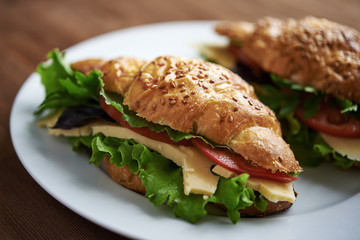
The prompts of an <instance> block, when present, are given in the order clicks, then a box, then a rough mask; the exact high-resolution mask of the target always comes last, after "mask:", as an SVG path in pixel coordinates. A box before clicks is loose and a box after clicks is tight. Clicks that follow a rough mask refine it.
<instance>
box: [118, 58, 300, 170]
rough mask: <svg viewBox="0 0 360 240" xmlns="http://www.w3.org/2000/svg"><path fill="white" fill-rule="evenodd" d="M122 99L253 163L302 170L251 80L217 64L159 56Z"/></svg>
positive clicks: (150, 116) (149, 117) (150, 118)
mask: <svg viewBox="0 0 360 240" xmlns="http://www.w3.org/2000/svg"><path fill="white" fill-rule="evenodd" d="M124 103H125V104H126V105H128V106H129V108H130V109H131V110H134V111H135V112H137V114H138V115H139V116H141V117H144V118H145V119H147V120H148V121H152V122H155V123H159V124H162V125H167V126H170V127H171V128H172V129H175V130H178V131H182V132H186V133H190V132H191V133H196V134H199V135H202V136H204V137H206V138H208V139H210V140H212V141H214V142H216V143H218V144H224V145H228V146H229V147H230V148H231V149H232V150H234V151H235V152H237V153H239V154H241V155H242V156H243V157H244V158H245V159H246V160H248V161H250V162H251V163H252V164H255V165H258V166H262V167H264V168H267V169H271V170H273V171H277V170H279V171H282V172H298V171H300V170H301V168H300V167H299V165H298V162H297V161H296V160H295V158H294V155H293V153H292V151H291V150H290V147H289V146H288V144H286V143H285V141H284V140H283V139H282V138H281V129H280V125H279V122H278V120H277V119H276V117H275V115H274V113H273V112H272V111H271V110H270V109H269V108H268V107H266V106H265V105H263V104H262V103H261V102H260V101H259V100H258V99H257V98H256V96H255V94H254V90H253V88H252V87H251V86H250V85H249V84H247V83H246V82H245V81H244V80H242V79H241V78H240V77H239V76H238V75H236V74H234V73H232V72H231V71H230V70H228V69H225V68H223V67H221V66H219V65H217V64H213V63H210V62H206V61H203V60H201V59H188V58H182V57H172V56H165V57H158V58H156V59H155V60H153V61H150V62H148V63H146V64H145V65H144V66H143V67H142V68H141V70H140V72H139V74H138V75H136V77H135V79H134V81H133V82H132V84H131V86H130V88H129V90H128V91H127V92H126V93H125V98H124Z"/></svg>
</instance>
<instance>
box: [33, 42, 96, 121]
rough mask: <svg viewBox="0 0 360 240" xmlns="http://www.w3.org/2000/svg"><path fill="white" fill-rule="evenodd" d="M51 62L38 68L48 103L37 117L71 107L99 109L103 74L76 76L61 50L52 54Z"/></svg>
mask: <svg viewBox="0 0 360 240" xmlns="http://www.w3.org/2000/svg"><path fill="white" fill-rule="evenodd" d="M48 58H49V59H50V62H45V63H41V64H39V66H38V68H37V73H38V74H39V75H40V77H41V83H42V84H43V85H44V88H45V100H44V101H43V102H42V103H41V104H40V106H39V107H38V109H37V110H36V111H35V113H34V114H35V115H39V114H41V113H42V112H44V111H45V110H58V109H62V108H64V107H68V106H98V104H97V102H98V99H99V89H98V87H99V85H100V82H101V76H102V74H101V72H98V71H94V72H91V73H90V74H89V75H88V76H85V75H83V74H82V73H80V72H74V71H73V70H72V69H71V66H70V64H68V63H67V62H66V61H65V59H64V53H60V52H59V50H58V49H55V50H53V51H51V52H50V53H49V54H48Z"/></svg>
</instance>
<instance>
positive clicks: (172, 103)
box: [169, 99, 177, 105]
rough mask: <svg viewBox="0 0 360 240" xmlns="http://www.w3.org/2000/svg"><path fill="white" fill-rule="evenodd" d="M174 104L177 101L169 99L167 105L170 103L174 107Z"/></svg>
mask: <svg viewBox="0 0 360 240" xmlns="http://www.w3.org/2000/svg"><path fill="white" fill-rule="evenodd" d="M176 102H177V100H176V99H170V101H169V103H170V104H171V105H175V104H176Z"/></svg>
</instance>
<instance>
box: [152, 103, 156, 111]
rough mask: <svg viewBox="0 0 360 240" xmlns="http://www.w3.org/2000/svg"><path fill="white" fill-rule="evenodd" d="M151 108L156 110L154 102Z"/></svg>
mask: <svg viewBox="0 0 360 240" xmlns="http://www.w3.org/2000/svg"><path fill="white" fill-rule="evenodd" d="M152 109H153V110H154V111H155V110H156V104H155V103H154V104H153V105H152Z"/></svg>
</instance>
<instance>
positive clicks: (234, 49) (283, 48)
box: [216, 17, 360, 168]
mask: <svg viewBox="0 0 360 240" xmlns="http://www.w3.org/2000/svg"><path fill="white" fill-rule="evenodd" d="M216 32H217V33H219V34H221V35H224V36H226V37H228V38H229V39H231V41H230V46H229V48H228V50H230V52H231V53H232V56H231V57H235V58H236V61H237V62H238V66H237V67H238V70H239V74H240V75H241V76H243V77H244V78H245V79H246V80H248V81H251V82H253V83H254V86H256V87H255V88H256V90H257V95H258V96H259V99H260V100H261V101H262V102H263V103H265V104H266V105H268V106H269V107H270V108H272V110H274V111H275V112H276V114H277V117H278V118H279V120H280V121H281V123H282V126H283V128H284V129H283V133H284V138H285V140H286V141H287V142H288V143H289V144H290V146H291V148H292V150H293V151H294V153H295V156H296V158H297V159H298V160H299V162H300V164H301V165H304V166H307V165H310V166H316V165H318V164H320V163H321V162H322V161H323V160H329V161H332V162H333V163H335V165H337V166H339V167H342V168H349V167H351V166H360V164H359V161H360V109H359V103H360V33H359V32H358V31H356V30H355V29H352V28H350V27H347V26H344V25H341V24H338V23H335V22H331V21H329V20H326V19H319V18H315V17H305V18H303V19H300V20H295V19H286V20H279V19H275V18H271V17H266V18H263V19H260V20H258V21H257V22H256V23H249V22H241V21H238V22H221V23H219V24H218V25H217V26H216Z"/></svg>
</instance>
